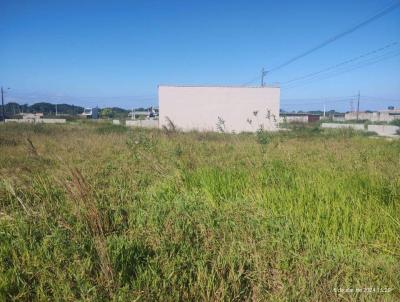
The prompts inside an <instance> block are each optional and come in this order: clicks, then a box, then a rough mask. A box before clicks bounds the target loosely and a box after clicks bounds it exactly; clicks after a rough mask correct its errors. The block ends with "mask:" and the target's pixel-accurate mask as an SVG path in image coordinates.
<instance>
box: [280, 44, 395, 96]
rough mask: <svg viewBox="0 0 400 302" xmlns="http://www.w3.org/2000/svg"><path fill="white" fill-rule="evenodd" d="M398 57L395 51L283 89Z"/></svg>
mask: <svg viewBox="0 0 400 302" xmlns="http://www.w3.org/2000/svg"><path fill="white" fill-rule="evenodd" d="M398 55H400V52H398V51H396V52H392V53H389V54H385V55H382V56H378V57H375V58H371V59H370V60H369V61H368V60H367V61H363V62H360V63H358V64H355V65H353V66H348V68H347V69H342V70H335V71H334V72H331V73H328V74H325V75H322V76H321V77H315V78H313V79H309V81H305V82H303V83H295V84H293V85H289V86H287V87H285V89H290V88H295V87H299V86H304V85H307V84H311V83H314V82H316V81H319V80H324V79H328V78H331V77H335V76H338V75H341V74H344V73H348V72H351V71H353V70H355V69H359V68H364V67H367V66H370V65H373V64H376V63H379V62H381V61H384V60H388V59H391V58H394V57H397V56H398Z"/></svg>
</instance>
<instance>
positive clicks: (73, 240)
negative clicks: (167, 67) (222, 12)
mask: <svg viewBox="0 0 400 302" xmlns="http://www.w3.org/2000/svg"><path fill="white" fill-rule="evenodd" d="M29 141H30V142H29ZM399 154H400V141H399V140H394V141H386V140H384V139H371V138H369V137H367V136H364V135H361V134H357V133H356V132H353V131H348V130H340V131H321V130H320V129H318V128H317V127H313V128H295V129H293V130H292V131H290V132H285V133H280V134H266V133H263V132H261V133H258V134H254V135H253V134H239V135H229V134H217V133H197V132H191V133H179V132H175V131H168V130H164V131H158V130H146V129H126V128H123V127H122V126H113V125H107V124H104V123H99V124H95V123H86V124H76V125H22V124H21V125H11V124H6V125H1V126H0V178H1V181H0V301H3V300H4V301H13V300H16V301H42V300H47V301H60V300H61V301H76V300H81V301H105V300H113V301H135V300H138V301H157V300H159V301H221V300H222V301H250V300H251V301H265V300H271V301H335V300H337V301H339V300H340V301H341V300H345V301H348V300H354V301H359V300H367V301H369V300H371V301H399V300H400V292H399V289H400V240H399V238H400V219H399V217H400V208H399V202H400V155H399ZM369 287H375V288H393V291H391V292H390V293H337V292H335V291H334V289H335V288H343V289H347V288H353V289H356V288H369Z"/></svg>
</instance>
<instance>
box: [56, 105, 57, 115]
mask: <svg viewBox="0 0 400 302" xmlns="http://www.w3.org/2000/svg"><path fill="white" fill-rule="evenodd" d="M56 116H57V104H56Z"/></svg>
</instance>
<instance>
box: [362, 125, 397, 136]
mask: <svg viewBox="0 0 400 302" xmlns="http://www.w3.org/2000/svg"><path fill="white" fill-rule="evenodd" d="M399 129H400V127H398V126H391V125H368V131H371V132H376V133H377V134H378V135H382V136H391V135H397V131H399Z"/></svg>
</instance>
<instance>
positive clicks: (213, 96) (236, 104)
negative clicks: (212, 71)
mask: <svg viewBox="0 0 400 302" xmlns="http://www.w3.org/2000/svg"><path fill="white" fill-rule="evenodd" d="M158 97H159V125H160V127H163V126H168V125H169V123H170V121H171V122H172V123H173V124H174V125H175V126H176V127H178V128H180V129H182V130H184V131H190V130H199V131H224V132H233V131H234V132H244V131H249V132H254V131H257V130H258V129H260V127H263V128H264V129H265V130H269V131H273V130H277V127H278V123H279V107H280V88H279V87H240V86H159V87H158Z"/></svg>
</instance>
